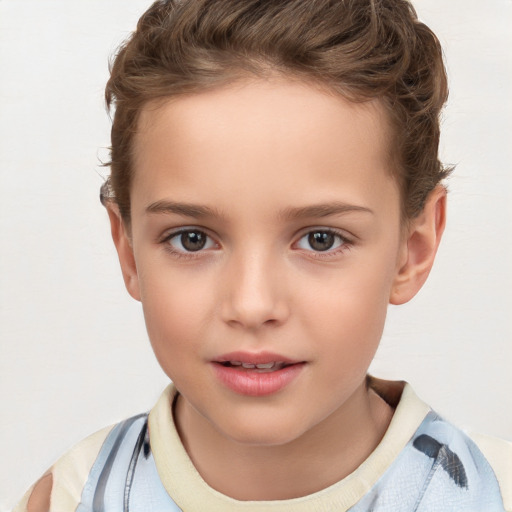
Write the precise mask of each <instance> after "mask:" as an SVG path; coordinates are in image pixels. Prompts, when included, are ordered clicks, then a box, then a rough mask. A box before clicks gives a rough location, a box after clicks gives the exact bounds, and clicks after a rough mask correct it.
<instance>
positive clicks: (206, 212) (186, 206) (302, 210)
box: [146, 201, 374, 220]
mask: <svg viewBox="0 0 512 512" xmlns="http://www.w3.org/2000/svg"><path fill="white" fill-rule="evenodd" d="M146 212H147V213H156V214H169V213H174V214H177V215H181V216H183V217H193V218H196V219H200V218H204V217H217V218H221V217H223V215H222V214H221V213H220V212H219V211H218V210H217V209H215V208H211V207H209V206H204V205H199V204H192V203H177V202H174V201H156V202H154V203H151V204H150V205H149V206H148V207H147V208H146ZM351 212H363V213H370V214H373V213H374V212H373V210H370V208H366V207H364V206H358V205H353V204H347V203H342V202H338V201H333V202H329V203H320V204H313V205H309V206H299V207H295V208H292V207H289V208H285V209H284V210H282V211H281V212H280V214H279V217H280V218H281V219H283V220H295V219H297V220H300V219H305V218H321V217H329V216H331V215H343V214H346V213H351Z"/></svg>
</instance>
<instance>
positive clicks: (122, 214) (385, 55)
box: [16, 0, 512, 512]
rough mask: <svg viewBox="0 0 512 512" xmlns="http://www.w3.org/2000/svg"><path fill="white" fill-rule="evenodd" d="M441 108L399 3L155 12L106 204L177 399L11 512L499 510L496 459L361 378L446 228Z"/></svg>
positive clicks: (304, 2) (85, 451)
mask: <svg viewBox="0 0 512 512" xmlns="http://www.w3.org/2000/svg"><path fill="white" fill-rule="evenodd" d="M446 96H447V86H446V77H445V72H444V67H443V63H442V57H441V50H440V48H439V44H438V41H437V39H436V38H435V36H434V35H433V34H432V32H431V31H430V30H429V29H428V28H427V27H426V26H425V25H423V24H421V23H419V22H418V21H417V19H416V17H415V13H414V11H413V9H412V7H411V5H410V4H409V3H407V2H405V1H400V0H392V1H382V2H373V1H366V2H364V1H341V0H339V1H338V0H337V1H327V0H319V1H311V0H295V1H287V2H284V1H273V2H259V1H255V0H239V1H234V0H229V1H228V0H210V1H208V0H187V1H181V2H180V1H177V0H176V1H173V2H157V3H155V4H154V5H153V6H152V7H151V8H150V9H149V10H148V11H147V12H146V14H145V15H144V16H143V17H142V18H141V20H140V21H139V25H138V29H137V32H136V33H135V34H134V35H133V36H132V37H131V39H130V40H129V41H128V42H127V43H126V45H124V47H123V48H122V49H121V50H120V52H119V54H118V55H117V57H116V59H115V62H114V64H113V67H112V74H111V78H110V80H109V82H108V84H107V90H106V97H107V103H108V104H109V105H110V106H111V107H115V115H114V120H113V128H112V151H111V159H112V160H111V163H110V165H111V176H110V179H109V181H108V182H107V183H106V185H105V186H104V188H103V190H102V198H103V202H104V204H105V206H106V207H107V210H108V214H109V217H110V221H111V227H112V236H113V239H114V243H115V245H116V248H117V251H118V254H119V260H120V264H121V269H122V272H123V277H124V280H125V283H126V287H127V289H128V292H129V293H130V294H131V295H132V297H134V298H135V299H136V300H140V301H141V302H142V305H143V309H144V315H145V320H146V325H147V329H148V333H149V338H150V341H151V343H152V346H153V349H154V351H155V354H156V356H157V359H158V361H159V363H160V365H161V366H162V368H163V369H164V371H165V372H166V373H167V375H168V376H169V377H170V379H171V380H172V382H173V384H172V385H171V386H170V387H169V388H168V389H167V390H166V391H165V392H164V393H163V395H162V397H161V399H160V400H159V402H158V403H157V404H156V406H155V407H154V408H153V409H152V411H151V412H150V414H149V416H147V415H145V414H142V415H140V416H136V417H133V418H130V419H128V420H126V421H124V422H121V423H119V424H117V425H116V426H114V427H112V428H107V429H105V430H103V431H101V432H99V433H97V434H95V435H93V436H91V437H90V438H88V439H86V440H85V441H83V442H82V443H80V444H79V445H78V446H77V447H75V448H74V449H73V450H71V451H70V452H69V453H68V454H66V455H65V456H64V457H63V458H62V459H60V460H59V461H58V462H57V463H56V464H55V465H54V466H53V467H52V468H51V470H50V471H49V472H48V473H47V474H46V475H45V476H43V477H42V478H41V480H39V482H38V483H37V484H36V485H35V487H34V488H33V489H31V490H29V492H28V493H27V495H26V497H25V498H24V500H23V501H22V503H20V505H19V506H18V508H17V509H16V510H29V511H30V512H32V511H39V510H48V509H50V510H52V511H53V510H56V511H60V510H66V511H67V510H77V511H80V512H85V511H89V510H91V511H92V510H95V511H96V510H105V511H109V510H112V511H113V510H147V511H151V510H184V511H195V510H219V511H229V510H255V511H256V510H275V511H280V510H283V511H285V510H294V511H302V510H304V511H311V510H326V511H327V510H336V511H338V510H351V511H366V510H373V511H387V510H389V511H391V510H392V511H413V510H418V511H419V510H436V511H444V510H475V511H476V510H479V511H480V510H485V511H503V510H510V509H511V508H512V503H511V502H512V495H511V472H510V453H511V448H510V445H509V444H507V443H505V442H498V441H496V442H489V441H485V442H484V441H479V442H478V443H475V442H474V441H472V440H471V439H469V438H468V437H467V436H466V435H465V434H464V433H462V432H461V431H460V430H458V429H456V428H455V427H453V426H452V425H450V424H449V423H447V422H446V421H444V420H443V419H441V418H440V417H439V416H437V415H436V414H435V413H434V412H433V411H432V410H431V409H430V408H429V407H428V406H427V405H425V404H424V403H423V402H421V400H420V399H419V398H417V397H416V395H415V394H414V392H413V391H412V389H411V388H410V386H409V385H408V384H405V383H403V382H389V381H382V380H378V379H375V378H373V377H370V376H368V375H367V370H368V366H369V364H370V362H371V360H372V358H373V355H374V353H375V350H376V349H377V346H378V343H379V340H380V337H381V334H382V329H383V326H384V320H385V316H386V309H387V305H388V303H391V304H403V303H405V302H407V301H409V300H410V299H411V298H412V297H413V296H414V295H415V294H416V293H417V292H418V291H419V289H420V288H421V286H422V285H423V283H424V282H425V280H426V278H427V276H428V273H429V271H430V269H431V267H432V264H433V261H434V257H435V253H436V250H437V247H438V244H439V242H440V238H441V235H442V232H443V229H444V224H445V209H446V192H445V189H444V187H443V185H442V184H441V181H442V179H443V178H444V177H446V176H447V174H448V172H449V169H447V168H445V167H443V166H442V165H441V164H440V163H439V160H438V156H437V151H438V141H439V113H440V110H441V108H442V106H443V104H444V102H445V100H446Z"/></svg>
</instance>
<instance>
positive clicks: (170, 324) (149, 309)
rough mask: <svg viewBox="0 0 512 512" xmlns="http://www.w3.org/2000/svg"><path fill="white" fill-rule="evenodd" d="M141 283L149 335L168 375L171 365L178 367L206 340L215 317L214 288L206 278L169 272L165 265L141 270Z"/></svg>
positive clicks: (142, 267) (185, 273)
mask: <svg viewBox="0 0 512 512" xmlns="http://www.w3.org/2000/svg"><path fill="white" fill-rule="evenodd" d="M145 268H147V269H148V270H147V271H145ZM139 282H140V289H141V301H142V307H143V310H144V318H145V321H146V328H147V331H148V335H149V338H150V341H151V344H152V346H153V349H154V351H155V354H156V356H157V358H158V360H159V362H160V364H161V365H162V366H163V367H164V369H165V370H166V371H167V369H168V367H169V363H172V362H174V364H176V362H177V361H178V362H179V361H180V360H182V359H183V358H184V356H186V355H187V354H190V353H191V351H192V352H193V351H194V350H195V348H196V347H197V346H198V344H199V343H198V342H199V341H200V340H202V339H203V340H204V339H205V336H204V334H205V332H206V331H207V329H208V325H209V322H210V319H211V317H212V315H213V311H212V304H214V301H213V300H212V290H213V287H212V286H208V284H207V283H206V282H205V280H204V276H203V279H199V276H195V277H194V276H193V275H190V273H187V272H186V271H184V272H175V271H170V270H168V269H166V268H165V265H152V266H147V267H144V266H141V270H140V271H139Z"/></svg>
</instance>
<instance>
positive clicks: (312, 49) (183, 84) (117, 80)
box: [102, 0, 450, 223]
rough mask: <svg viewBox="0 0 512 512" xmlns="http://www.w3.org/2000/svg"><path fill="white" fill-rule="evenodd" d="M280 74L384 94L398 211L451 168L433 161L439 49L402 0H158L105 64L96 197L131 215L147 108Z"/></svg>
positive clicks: (416, 206)
mask: <svg viewBox="0 0 512 512" xmlns="http://www.w3.org/2000/svg"><path fill="white" fill-rule="evenodd" d="M271 73H272V74H274V73H279V74H283V75H287V76H293V77H296V78H299V79H303V80H305V81H310V82H311V81H312V82H316V83H320V84H322V85H324V86H327V87H328V88H329V89H330V90H332V91H334V92H336V93H339V94H340V95H342V96H343V97H345V98H346V99H349V100H351V101H355V102H360V101H366V100H369V99H375V98H376V99H379V100H380V101H382V103H383V105H384V106H385V108H386V110H387V112H388V115H389V119H390V122H391V126H392V128H393V132H394V133H393V135H394V137H393V140H394V143H393V144H394V147H392V148H391V150H392V155H393V166H392V167H393V169H392V172H393V174H394V175H395V176H396V178H397V179H398V183H399V185H400V188H401V195H402V214H403V217H404V218H413V217H415V216H416V215H418V214H419V213H420V212H421V211H422V209H423V206H424V204H425V200H426V198H427V196H428V194H429V193H430V191H431V190H433V188H434V187H435V186H436V185H437V184H438V183H439V182H440V181H441V180H442V179H443V178H444V177H446V176H447V174H448V173H449V171H450V169H448V168H446V167H444V166H443V165H442V164H441V162H440V161H439V159H438V146H439V131H440V130H439V116H440V112H441V109H442V107H443V104H444V103H445V101H446V98H447V95H448V87H447V80H446V71H445V68H444V64H443V57H442V50H441V46H440V44H439V41H438V39H437V37H436V36H435V34H434V33H433V32H432V31H431V30H430V29H429V28H428V27H427V26H426V25H424V24H423V23H421V22H420V21H419V20H418V18H417V15H416V12H415V10H414V8H413V6H412V5H411V3H410V2H408V1H407V0H159V1H157V2H155V3H154V4H153V5H152V6H151V7H150V8H149V9H148V10H147V11H146V12H145V13H144V14H143V15H142V17H141V18H140V20H139V22H138V25H137V29H136V31H135V32H134V33H133V34H132V35H131V36H130V37H129V39H128V40H127V41H126V42H125V43H124V44H123V45H122V46H121V47H120V49H119V51H118V53H117V54H116V55H115V58H114V59H113V62H112V63H111V76H110V79H109V81H108V83H107V86H106V91H105V97H106V102H107V106H108V108H109V109H111V110H112V109H114V107H115V112H114V116H113V124H112V133H111V137H112V138H111V141H112V145H111V148H110V150H111V152H110V154H111V161H110V162H109V164H107V165H110V167H111V174H110V177H109V178H108V180H107V182H106V183H105V185H104V186H103V187H102V199H103V200H113V201H115V202H116V203H117V205H118V207H119V210H120V213H121V216H122V218H123V219H124V220H125V222H128V223H129V221H130V185H131V182H132V176H133V167H132V160H133V158H132V151H133V138H134V135H135V133H136V130H137V121H138V117H139V114H140V112H141V110H142V108H143V107H144V106H145V105H146V104H147V103H148V102H149V101H153V100H156V99H163V98H168V97H175V96H177V95H181V94H190V93H197V92H201V91H205V90H207V89H210V88H213V87H218V86H222V85H225V84H228V83H231V82H233V81H235V80H237V79H240V78H243V77H245V76H248V75H249V76H250V75H256V76H267V75H269V74H271Z"/></svg>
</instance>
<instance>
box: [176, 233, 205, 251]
mask: <svg viewBox="0 0 512 512" xmlns="http://www.w3.org/2000/svg"><path fill="white" fill-rule="evenodd" d="M180 241H181V245H183V247H184V249H185V250H187V251H200V250H201V249H203V248H204V246H205V245H206V235H205V234H204V233H201V232H200V231H187V232H185V233H182V234H181V240H180Z"/></svg>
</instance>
